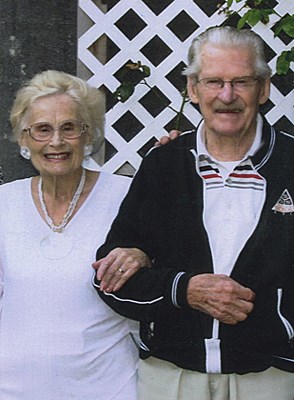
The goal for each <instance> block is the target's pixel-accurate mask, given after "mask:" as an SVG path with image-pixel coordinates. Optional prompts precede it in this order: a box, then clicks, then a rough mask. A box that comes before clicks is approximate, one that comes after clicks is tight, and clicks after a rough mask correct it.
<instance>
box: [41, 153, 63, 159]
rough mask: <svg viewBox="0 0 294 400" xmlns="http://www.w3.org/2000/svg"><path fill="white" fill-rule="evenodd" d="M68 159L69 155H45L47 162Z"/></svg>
mask: <svg viewBox="0 0 294 400" xmlns="http://www.w3.org/2000/svg"><path fill="white" fill-rule="evenodd" d="M68 157H69V153H58V154H45V158H47V160H66V159H67V158H68Z"/></svg>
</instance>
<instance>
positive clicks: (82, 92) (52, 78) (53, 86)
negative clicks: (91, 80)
mask: <svg viewBox="0 0 294 400" xmlns="http://www.w3.org/2000/svg"><path fill="white" fill-rule="evenodd" d="M57 94H66V95H68V96H70V97H71V98H72V99H74V101H75V102H76V103H77V105H78V111H79V114H80V115H81V118H82V120H83V122H84V123H85V124H87V125H88V126H89V128H88V132H89V135H90V138H92V141H93V143H94V145H96V146H97V145H98V143H99V144H100V143H101V142H102V141H103V139H104V121H105V102H104V98H103V94H102V93H101V91H99V90H98V89H96V88H94V87H92V86H90V85H89V84H88V83H87V82H85V81H84V80H83V79H80V78H78V77H76V76H73V75H70V74H68V73H65V72H61V71H55V70H48V71H43V72H41V73H38V74H37V75H35V76H34V77H33V78H32V79H31V80H29V81H27V82H26V83H25V84H24V85H23V86H22V88H21V89H19V91H18V92H17V94H16V98H15V100H14V103H13V105H12V109H11V113H10V123H11V126H12V130H13V134H14V139H15V140H19V139H20V137H21V133H22V130H23V129H24V128H26V126H25V123H26V121H25V115H26V111H27V110H28V108H29V107H30V106H31V105H32V103H33V102H34V101H36V100H37V99H39V98H40V97H44V96H52V95H57Z"/></svg>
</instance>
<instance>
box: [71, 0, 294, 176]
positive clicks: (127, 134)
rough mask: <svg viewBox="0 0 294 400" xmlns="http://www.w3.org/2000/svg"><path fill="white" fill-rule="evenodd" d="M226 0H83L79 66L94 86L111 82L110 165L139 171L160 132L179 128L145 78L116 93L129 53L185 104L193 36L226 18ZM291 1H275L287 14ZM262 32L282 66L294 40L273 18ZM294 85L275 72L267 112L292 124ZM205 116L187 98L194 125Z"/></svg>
mask: <svg viewBox="0 0 294 400" xmlns="http://www.w3.org/2000/svg"><path fill="white" fill-rule="evenodd" d="M219 2H220V1H219V0H217V1H212V0H210V1H207V0H202V1H200V0H198V1H192V0H181V1H179V0H174V1H163V0H161V1H157V0H144V1H143V0H142V1H140V0H120V1H107V2H106V1H105V2H104V3H107V5H105V6H103V5H101V4H100V6H99V7H98V5H97V4H98V0H96V1H95V0H93V1H91V0H80V1H79V10H80V18H79V23H80V25H83V26H80V27H79V28H80V29H79V31H80V32H81V31H83V32H82V33H80V37H79V39H78V58H79V69H78V71H79V72H78V73H79V75H80V76H81V77H82V78H84V79H88V82H89V83H90V84H91V85H92V86H94V87H97V88H102V87H103V88H104V89H105V90H106V92H107V93H108V107H107V114H106V127H105V132H106V135H105V136H106V160H105V164H104V166H103V169H105V170H107V171H110V172H127V173H132V172H134V170H135V169H137V168H138V166H139V165H140V162H141V158H142V156H143V155H144V154H145V153H146V151H148V150H149V148H150V147H151V146H153V144H154V142H155V140H156V138H159V137H161V136H162V135H164V134H166V133H167V131H168V130H169V129H171V128H172V127H173V120H174V117H175V114H174V112H173V111H172V110H170V109H169V108H166V107H160V106H159V105H157V106H154V101H155V100H154V99H153V97H152V96H153V95H152V93H151V92H150V90H149V89H148V88H147V87H146V86H144V85H138V86H137V87H136V90H135V93H134V95H133V96H132V97H131V98H130V99H129V100H128V101H126V102H125V103H120V102H116V101H114V100H113V99H112V98H111V93H113V92H114V91H115V90H116V88H117V87H118V86H119V84H120V82H119V80H118V79H117V73H118V71H119V70H120V69H121V68H122V66H123V65H125V64H126V63H127V62H128V61H129V60H133V61H135V62H136V61H138V60H140V61H141V62H142V63H143V64H147V65H148V66H149V67H150V68H151V76H150V77H149V78H148V82H149V84H150V85H151V86H155V87H156V88H157V90H159V91H160V92H161V93H162V94H163V95H164V96H165V97H166V99H167V100H168V101H169V102H170V105H171V106H172V107H173V108H175V109H177V110H178V109H179V108H180V105H181V101H182V97H181V93H180V91H179V89H181V85H182V88H183V87H184V84H185V81H184V79H182V78H181V70H182V68H183V66H184V65H185V61H186V57H187V52H188V48H189V46H190V43H191V40H192V38H193V37H194V36H196V35H197V34H199V33H201V32H202V31H203V30H205V29H206V28H207V27H208V26H214V25H220V24H221V23H222V22H223V21H224V20H225V16H224V15H223V14H219V13H218V9H217V4H218V3H219ZM95 3H96V4H95ZM99 3H101V1H99ZM102 3H103V2H102ZM290 3H292V2H291V1H287V0H282V1H279V2H278V1H274V4H275V5H274V7H275V10H276V11H277V12H278V14H279V15H285V14H287V13H288V14H293V11H294V5H293V3H292V5H290ZM277 18H278V17H277ZM81 21H82V22H81ZM272 21H273V22H274V19H273V20H272ZM85 25H86V28H85ZM254 31H256V32H257V33H258V34H260V36H261V37H262V38H263V39H264V41H265V42H266V44H267V47H268V54H269V65H270V67H271V68H272V70H273V72H275V65H276V59H277V55H278V54H280V53H281V51H282V50H286V49H290V47H291V45H292V43H287V42H286V43H285V40H283V39H282V38H274V32H273V30H272V25H263V24H261V23H260V24H258V25H257V26H255V27H254ZM292 73H293V71H292ZM290 75H291V74H290ZM291 79H292V77H291V76H290V80H291ZM292 86H293V85H292V84H291V82H290V81H289V78H288V84H286V85H285V82H284V81H283V79H282V78H281V77H278V76H277V75H274V77H273V84H272V90H271V96H270V101H269V102H268V103H267V106H266V107H267V108H266V109H265V110H264V113H265V115H266V118H267V119H268V121H269V122H270V123H271V124H272V125H275V126H277V127H278V128H280V127H281V126H284V127H286V128H285V129H287V128H289V127H290V128H291V126H292V125H291V124H293V90H292ZM200 118H201V116H200V114H199V112H198V111H197V110H196V108H195V107H193V106H192V105H190V104H187V105H186V107H185V125H186V127H192V126H193V125H195V124H197V123H198V122H199V120H200ZM288 130H289V129H288Z"/></svg>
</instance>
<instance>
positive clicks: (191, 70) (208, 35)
mask: <svg viewBox="0 0 294 400" xmlns="http://www.w3.org/2000/svg"><path fill="white" fill-rule="evenodd" d="M208 43H209V44H212V45H216V46H223V47H228V48H234V47H238V48H240V47H243V48H247V49H252V51H253V52H254V54H255V74H256V77H258V78H261V79H268V78H270V76H271V69H270V67H269V65H268V64H267V62H266V59H265V54H264V43H263V41H262V39H261V37H260V36H259V35H257V34H256V33H255V32H253V31H252V30H249V29H242V30H237V29H236V28H233V27H231V26H223V27H213V28H208V29H207V30H206V31H204V32H203V33H201V34H200V35H199V36H197V37H196V38H195V39H194V40H193V41H192V44H191V46H190V48H189V52H188V66H187V68H186V69H185V71H184V72H183V74H184V75H186V76H191V77H193V76H194V77H195V78H196V77H197V75H199V73H200V71H201V50H202V48H203V46H204V45H206V44H208Z"/></svg>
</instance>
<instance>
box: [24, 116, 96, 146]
mask: <svg viewBox="0 0 294 400" xmlns="http://www.w3.org/2000/svg"><path fill="white" fill-rule="evenodd" d="M87 127H88V125H86V124H84V123H83V122H81V121H65V122H63V123H62V124H60V125H59V126H57V127H53V126H52V125H50V124H48V122H38V123H36V124H33V125H31V126H29V127H28V128H27V129H24V131H25V132H28V134H29V135H30V136H31V137H32V138H33V139H35V140H37V141H38V142H46V141H47V140H50V139H51V138H52V136H53V135H54V132H55V131H58V132H59V134H60V135H61V136H62V137H63V138H65V139H77V138H78V137H80V136H82V134H83V133H84V132H85V130H86V128H87Z"/></svg>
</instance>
